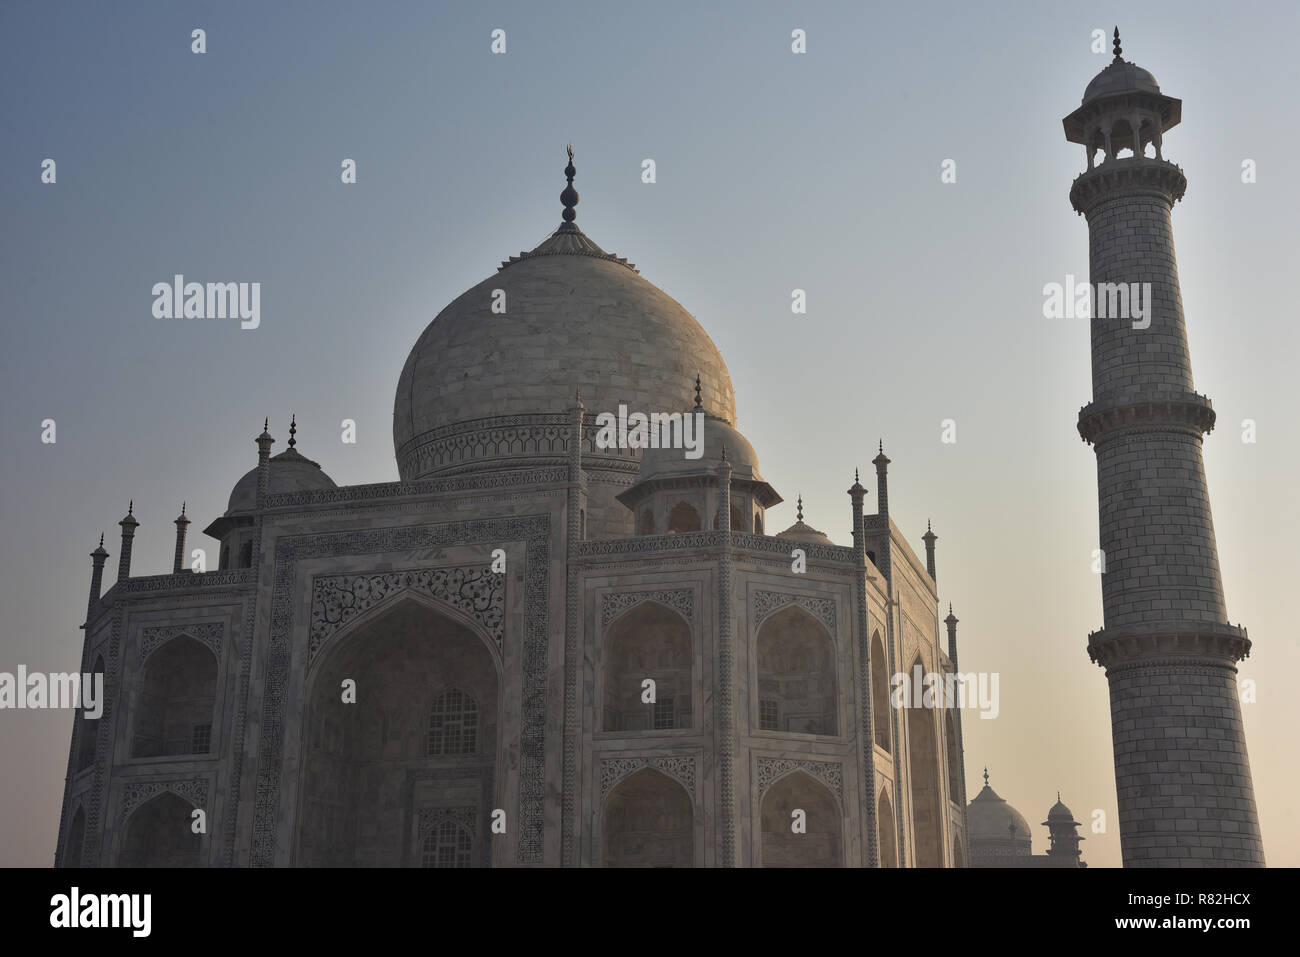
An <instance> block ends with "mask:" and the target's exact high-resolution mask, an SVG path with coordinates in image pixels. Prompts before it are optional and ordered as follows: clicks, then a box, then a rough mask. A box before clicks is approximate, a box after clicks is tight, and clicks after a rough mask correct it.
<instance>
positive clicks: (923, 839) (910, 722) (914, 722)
mask: <svg viewBox="0 0 1300 957" xmlns="http://www.w3.org/2000/svg"><path fill="white" fill-rule="evenodd" d="M917 668H920V669H921V670H922V672H924V671H925V667H924V665H923V664H922V663H921V659H920V658H919V657H918V658H917V659H916V660H915V661H914V662H913V663H912V668H911V669H909V674H910V673H913V672H915V670H916V669H917ZM937 736H938V729H937V728H936V727H935V722H934V709H933V708H926V707H924V706H923V704H922V703H921V702H919V701H913V702H910V706H909V707H908V708H907V759H908V770H909V773H910V775H911V781H912V828H913V831H914V832H915V837H914V838H913V841H914V846H915V848H916V866H917V867H943V837H942V835H943V812H942V809H941V806H940V801H941V800H942V793H941V792H940V790H939V751H938V745H937V743H936V740H935V739H936V737H937Z"/></svg>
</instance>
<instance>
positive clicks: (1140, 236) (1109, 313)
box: [1064, 30, 1264, 867]
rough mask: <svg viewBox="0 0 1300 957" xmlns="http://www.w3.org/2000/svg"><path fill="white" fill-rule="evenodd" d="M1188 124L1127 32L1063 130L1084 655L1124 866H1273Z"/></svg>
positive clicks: (1116, 34)
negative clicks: (1081, 378) (1076, 349)
mask: <svg viewBox="0 0 1300 957" xmlns="http://www.w3.org/2000/svg"><path fill="white" fill-rule="evenodd" d="M1181 117H1182V103H1181V101H1179V100H1177V99H1174V98H1172V97H1169V96H1165V95H1163V94H1162V93H1161V92H1160V87H1159V85H1158V84H1157V83H1156V80H1155V77H1153V76H1152V75H1151V74H1150V73H1148V72H1147V71H1146V70H1144V69H1142V68H1141V67H1139V66H1136V65H1135V64H1133V63H1130V62H1126V61H1125V60H1123V59H1122V58H1121V56H1120V48H1119V31H1118V30H1116V33H1115V59H1114V61H1113V62H1112V63H1111V64H1110V65H1109V66H1107V67H1106V69H1104V70H1103V71H1102V72H1101V73H1099V74H1098V75H1097V76H1096V77H1095V78H1094V79H1093V81H1092V82H1091V83H1089V84H1088V88H1087V90H1086V91H1085V92H1084V96H1083V103H1082V105H1081V106H1080V107H1079V108H1078V109H1077V110H1075V111H1074V112H1073V113H1071V114H1070V115H1069V116H1067V117H1066V118H1065V120H1064V124H1065V135H1066V139H1067V140H1069V141H1070V142H1072V143H1078V144H1080V145H1082V146H1083V147H1084V148H1085V151H1086V153H1087V164H1088V165H1087V170H1086V171H1085V172H1084V173H1082V174H1080V175H1079V177H1078V178H1077V179H1075V181H1074V184H1073V186H1072V187H1071V189H1070V202H1071V203H1072V204H1073V206H1074V209H1075V211H1076V212H1078V213H1080V214H1082V215H1083V216H1085V217H1087V220H1088V237H1089V264H1090V273H1091V275H1090V277H1089V281H1090V283H1091V287H1092V290H1093V310H1092V311H1093V317H1092V319H1091V339H1092V402H1091V403H1089V404H1088V405H1086V406H1084V407H1083V409H1082V410H1081V411H1080V413H1079V422H1078V429H1079V434H1080V436H1081V437H1082V438H1083V439H1084V441H1086V442H1089V443H1091V444H1092V445H1093V448H1094V451H1095V452H1096V456H1097V500H1098V509H1099V528H1100V545H1101V550H1102V556H1101V558H1102V562H1101V569H1102V576H1101V578H1102V604H1103V608H1104V614H1105V626H1104V627H1103V628H1102V630H1100V631H1098V632H1095V633H1094V634H1092V635H1091V636H1090V637H1089V641H1088V653H1089V655H1090V656H1091V658H1092V660H1093V661H1095V662H1096V663H1097V664H1099V665H1101V666H1102V667H1104V668H1105V669H1106V677H1107V680H1108V682H1109V685H1110V702H1111V731H1112V735H1113V739H1114V749H1115V784H1116V791H1117V796H1118V799H1119V825H1120V844H1121V850H1122V854H1123V861H1124V866H1126V867H1206V866H1221V867H1233V866H1236V867H1240V866H1251V865H1263V863H1264V853H1263V845H1262V842H1261V839H1260V833H1259V822H1258V818H1257V815H1256V810H1255V796H1254V789H1253V786H1252V784H1251V775H1250V762H1249V759H1248V758H1247V754H1246V741H1245V737H1244V734H1243V732H1242V724H1241V704H1240V700H1239V698H1238V694H1237V683H1236V682H1237V667H1236V664H1237V662H1238V661H1240V660H1241V659H1242V658H1244V657H1245V656H1246V655H1247V654H1249V653H1250V641H1249V640H1248V639H1247V637H1246V632H1245V630H1244V629H1242V628H1239V627H1236V626H1233V625H1231V624H1229V623H1228V618H1227V610H1226V606H1225V604H1224V598H1223V583H1222V578H1221V576H1220V574H1219V559H1218V552H1217V549H1216V546H1215V540H1214V523H1213V519H1212V517H1211V514H1210V499H1209V491H1208V487H1207V485H1206V480H1205V470H1204V466H1203V464H1202V458H1201V449H1202V438H1203V435H1204V434H1205V433H1206V432H1209V431H1210V430H1211V429H1212V428H1213V427H1214V410H1213V407H1212V406H1211V404H1210V401H1209V399H1207V398H1206V397H1205V396H1202V395H1199V394H1197V392H1196V391H1195V390H1194V388H1193V385H1192V370H1191V358H1190V355H1189V352H1188V346H1187V330H1186V324H1185V321H1184V318H1183V308H1182V295H1181V292H1180V290H1179V282H1178V266H1177V263H1176V261H1175V258H1174V239H1173V226H1172V222H1171V212H1172V210H1173V205H1174V203H1175V202H1177V201H1178V200H1179V199H1181V198H1182V196H1183V193H1184V191H1185V190H1186V188H1187V178H1186V177H1185V176H1184V175H1183V171H1182V170H1181V169H1179V168H1178V167H1177V166H1175V165H1174V164H1173V163H1170V162H1168V161H1167V160H1165V159H1164V156H1163V152H1162V142H1163V135H1164V133H1165V132H1166V131H1168V130H1169V129H1171V128H1173V127H1174V126H1176V125H1177V124H1178V122H1179V121H1180V119H1181ZM1148 147H1150V148H1153V150H1154V154H1155V155H1154V156H1147V155H1146V151H1147V149H1148ZM1126 150H1127V151H1129V153H1130V154H1131V155H1127V156H1121V155H1120V154H1121V153H1123V152H1125V151H1126ZM1098 151H1101V152H1102V153H1103V157H1102V160H1101V162H1100V163H1095V162H1094V160H1095V157H1096V154H1097V153H1098Z"/></svg>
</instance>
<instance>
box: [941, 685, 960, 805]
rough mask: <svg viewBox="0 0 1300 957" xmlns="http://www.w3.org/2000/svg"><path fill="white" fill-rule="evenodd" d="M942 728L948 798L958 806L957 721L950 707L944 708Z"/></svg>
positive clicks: (958, 760)
mask: <svg viewBox="0 0 1300 957" xmlns="http://www.w3.org/2000/svg"><path fill="white" fill-rule="evenodd" d="M943 730H944V739H945V743H946V744H947V746H948V799H949V800H950V801H952V803H953V804H956V805H958V806H960V805H961V750H960V749H959V748H958V747H957V722H956V721H955V720H954V719H953V716H952V709H951V708H945V709H944V713H943Z"/></svg>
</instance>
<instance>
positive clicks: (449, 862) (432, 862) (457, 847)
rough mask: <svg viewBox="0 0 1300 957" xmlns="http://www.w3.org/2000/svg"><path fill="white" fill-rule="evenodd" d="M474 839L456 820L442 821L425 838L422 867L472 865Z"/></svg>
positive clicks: (421, 857) (421, 850)
mask: <svg viewBox="0 0 1300 957" xmlns="http://www.w3.org/2000/svg"><path fill="white" fill-rule="evenodd" d="M473 859H474V840H473V838H471V837H470V833H469V831H467V830H466V829H465V828H464V827H463V826H461V825H460V824H457V823H456V822H455V821H442V822H440V823H439V824H438V825H437V826H436V827H435V828H434V829H433V830H432V831H430V832H429V834H428V836H427V837H425V839H424V844H423V846H422V847H421V849H420V864H421V866H422V867H470V866H471V862H472V861H473Z"/></svg>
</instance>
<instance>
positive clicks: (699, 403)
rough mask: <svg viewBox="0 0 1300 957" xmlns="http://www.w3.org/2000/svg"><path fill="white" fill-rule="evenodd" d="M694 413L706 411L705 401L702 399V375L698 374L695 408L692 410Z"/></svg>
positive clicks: (696, 376) (696, 375)
mask: <svg viewBox="0 0 1300 957" xmlns="http://www.w3.org/2000/svg"><path fill="white" fill-rule="evenodd" d="M692 411H693V412H703V411H704V400H703V399H702V398H700V374H699V373H698V372H697V373H695V408H694V409H692Z"/></svg>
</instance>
